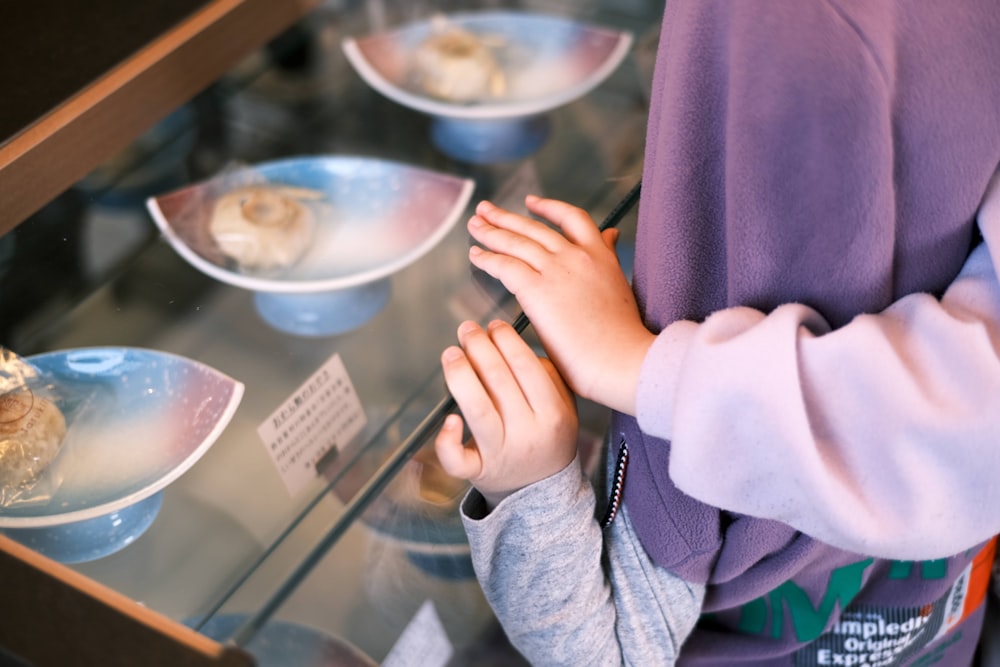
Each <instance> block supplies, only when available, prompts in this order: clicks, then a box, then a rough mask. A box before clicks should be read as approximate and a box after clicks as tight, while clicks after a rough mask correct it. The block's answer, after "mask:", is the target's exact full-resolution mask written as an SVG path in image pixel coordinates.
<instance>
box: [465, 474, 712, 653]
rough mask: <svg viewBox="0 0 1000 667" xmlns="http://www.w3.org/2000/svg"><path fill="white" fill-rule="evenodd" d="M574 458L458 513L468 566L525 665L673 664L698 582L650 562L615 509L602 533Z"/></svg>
mask: <svg viewBox="0 0 1000 667" xmlns="http://www.w3.org/2000/svg"><path fill="white" fill-rule="evenodd" d="M594 505H595V502H594V492H593V488H592V487H591V485H590V482H589V481H588V480H587V479H586V477H584V475H583V474H582V472H581V469H580V463H579V459H576V460H574V462H573V463H571V464H570V465H569V466H567V467H566V468H565V469H564V470H563V471H562V472H559V473H557V474H556V475H553V476H552V477H549V478H548V479H545V480H542V481H541V482H538V483H536V484H533V485H531V486H529V487H526V488H524V489H522V490H521V491H519V492H517V493H516V494H514V495H512V496H510V497H508V498H507V499H505V500H504V501H503V502H501V503H500V505H499V506H497V507H496V508H494V510H493V511H492V512H489V513H487V512H486V508H485V503H484V501H483V498H482V496H481V495H480V494H479V493H477V492H476V491H475V490H473V491H472V492H470V494H469V495H468V496H467V497H466V499H465V501H464V502H463V505H462V519H463V522H464V524H465V529H466V533H467V534H468V536H469V543H470V545H471V547H472V557H473V565H474V566H475V570H476V575H477V577H478V578H479V581H480V584H481V585H482V588H483V591H484V592H485V594H486V598H487V600H489V602H490V605H491V606H492V607H493V610H494V612H495V613H496V615H497V618H498V619H499V621H500V623H501V625H503V627H504V630H505V631H506V632H507V635H508V637H509V638H510V640H511V643H512V644H513V645H514V646H515V647H516V648H517V649H518V650H519V651H520V652H521V653H522V654H523V655H524V656H525V657H526V658H527V659H528V661H529V662H530V663H531V664H532V665H551V666H553V667H555V666H557V665H572V666H573V667H580V666H583V665H660V666H662V667H670V665H673V664H674V661H675V659H676V657H677V652H678V651H679V650H680V645H681V643H682V642H683V640H684V639H685V638H686V637H687V636H688V634H689V633H690V631H691V628H693V627H694V624H695V622H696V621H697V619H698V615H699V614H700V612H701V601H702V597H703V595H704V586H700V585H695V584H688V583H687V582H684V581H682V580H681V579H678V578H677V577H675V576H673V575H671V574H670V573H668V572H667V571H666V570H663V569H662V568H659V567H657V566H655V565H654V564H653V563H652V562H651V561H650V560H649V558H648V557H647V556H646V554H645V551H643V549H642V546H641V545H640V544H639V541H638V538H637V537H636V536H635V534H634V532H633V531H632V527H631V524H630V523H629V520H628V514H627V511H625V510H623V511H622V512H621V513H619V515H618V516H617V517H616V519H615V520H614V521H613V522H612V524H611V525H610V527H609V528H608V529H607V530H606V531H605V533H604V534H603V535H602V531H601V529H600V527H599V526H598V524H597V522H596V521H595V519H594Z"/></svg>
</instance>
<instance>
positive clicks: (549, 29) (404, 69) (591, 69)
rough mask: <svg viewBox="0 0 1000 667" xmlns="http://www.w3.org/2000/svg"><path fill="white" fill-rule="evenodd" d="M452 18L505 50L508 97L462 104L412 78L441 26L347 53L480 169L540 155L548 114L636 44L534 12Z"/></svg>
mask: <svg viewBox="0 0 1000 667" xmlns="http://www.w3.org/2000/svg"><path fill="white" fill-rule="evenodd" d="M445 19H446V20H447V21H448V22H450V23H451V24H453V25H455V26H458V27H461V28H463V29H465V30H468V31H470V32H472V33H474V34H476V35H477V36H478V35H482V36H484V37H487V38H488V39H489V41H490V42H491V43H499V44H500V46H499V47H497V48H494V52H495V54H496V55H497V60H498V64H499V66H500V68H501V70H502V72H503V74H504V79H505V86H504V92H503V94H502V95H499V96H497V97H494V98H491V99H486V100H482V101H473V102H468V103H458V102H449V101H447V100H442V99H437V98H435V97H433V96H431V95H428V94H426V93H425V92H424V91H423V90H422V89H421V88H420V87H419V85H418V84H417V83H416V82H415V81H414V79H413V75H412V63H413V62H414V53H415V52H416V50H417V48H418V47H419V46H420V45H421V43H423V42H424V40H425V39H426V38H427V37H428V36H429V35H430V34H431V31H432V30H434V29H435V19H428V20H425V21H420V22H416V23H412V24H409V25H406V26H403V27H401V28H398V29H395V30H390V31H385V32H378V33H373V34H371V35H367V36H364V37H351V38H347V39H345V40H344V41H343V43H342V47H343V50H344V53H345V54H346V55H347V58H348V60H349V61H350V63H351V65H353V67H354V68H355V70H357V72H358V74H359V75H360V76H361V78H362V79H364V80H365V82H366V83H367V84H368V85H370V86H371V87H372V88H374V89H375V90H377V91H379V92H380V93H382V94H383V95H385V96H386V97H388V98H389V99H391V100H394V101H395V102H398V103H399V104H402V105H403V106H406V107H410V108H412V109H415V110H417V111H421V112H423V113H425V114H428V115H429V116H431V117H432V118H433V124H432V139H433V141H434V143H435V144H436V145H437V146H438V148H440V149H441V150H442V151H443V152H444V153H446V154H448V155H450V156H452V157H454V158H456V159H459V160H463V161H466V162H473V163H490V162H503V161H508V160H514V159H518V158H521V157H524V156H526V155H529V154H531V153H532V152H534V151H535V150H537V149H538V148H539V147H540V146H541V145H542V144H543V143H544V141H545V139H546V138H547V136H548V122H547V118H546V116H545V114H546V113H547V112H549V111H551V110H553V109H556V108H558V107H560V106H563V105H565V104H568V103H569V102H572V101H574V100H576V99H578V98H580V97H582V96H583V95H585V94H586V93H588V92H590V91H591V90H592V89H593V88H595V87H596V86H597V85H599V84H600V83H602V82H603V81H604V80H605V79H607V77H608V76H610V75H611V73H612V72H614V71H615V69H617V68H618V66H619V65H620V64H621V62H622V61H623V60H624V58H625V56H626V55H628V52H629V49H630V48H631V46H632V41H633V37H632V34H631V33H629V32H625V31H621V30H613V29H609V28H605V27H601V26H596V25H589V24H586V23H582V22H579V21H575V20H572V19H568V18H565V17H557V16H548V15H544V14H537V13H531V12H518V11H483V12H465V13H455V14H449V15H447V16H446V17H445Z"/></svg>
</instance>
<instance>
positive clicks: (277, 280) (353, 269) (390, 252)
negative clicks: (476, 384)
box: [147, 156, 473, 336]
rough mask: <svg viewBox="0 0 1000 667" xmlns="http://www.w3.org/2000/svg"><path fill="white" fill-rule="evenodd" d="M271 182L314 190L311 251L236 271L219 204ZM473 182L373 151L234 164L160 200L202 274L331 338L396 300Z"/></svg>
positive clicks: (174, 240) (288, 322) (280, 321)
mask: <svg viewBox="0 0 1000 667" xmlns="http://www.w3.org/2000/svg"><path fill="white" fill-rule="evenodd" d="M248 184H269V185H275V186H284V187H291V188H302V189H304V190H307V191H312V193H313V194H315V195H317V198H316V199H315V200H314V202H313V203H311V205H312V206H314V208H313V210H314V212H315V213H316V215H315V218H316V224H315V228H314V233H313V237H312V239H311V242H310V244H309V247H308V250H306V252H305V254H304V255H303V256H302V257H301V258H300V259H298V260H297V261H295V262H294V263H293V264H292V265H290V266H288V267H287V268H285V269H283V270H281V271H280V272H278V273H275V272H273V271H272V272H268V273H264V272H255V271H252V270H244V269H241V268H239V267H235V266H234V263H233V262H232V261H230V260H228V259H227V258H226V256H225V255H224V254H223V253H222V250H221V249H220V247H219V246H218V244H217V243H216V242H215V241H214V240H213V239H212V236H211V233H210V232H209V224H210V221H211V219H212V215H213V211H214V207H215V204H216V203H217V202H218V200H219V198H220V197H222V196H223V195H225V194H227V193H228V192H231V191H232V190H233V189H234V188H236V187H240V186H244V185H248ZM472 190H473V182H472V181H471V180H469V179H466V178H459V177H457V176H453V175H450V174H443V173H438V172H435V171H431V170H428V169H423V168H420V167H413V166H409V165H405V164H401V163H397V162H392V161H387V160H380V159H375V158H366V157H352V156H315V157H296V158H288V159H283V160H276V161H272V162H265V163H261V164H257V165H253V166H249V167H242V168H238V169H232V170H229V171H226V172H224V173H220V174H218V175H217V176H216V177H214V178H212V179H209V180H208V181H204V182H201V183H197V184H194V185H191V186H188V187H186V188H183V189H181V190H177V191H174V192H170V193H167V194H163V195H160V196H157V197H151V198H150V199H149V200H147V208H148V209H149V212H150V214H151V215H152V216H153V220H155V222H156V224H157V226H158V227H159V228H160V231H161V232H162V233H163V236H164V237H165V238H166V239H167V241H168V242H169V243H170V244H171V246H172V247H173V248H174V250H176V251H177V253H178V254H179V255H181V257H183V258H184V259H185V260H187V261H188V262H189V263H190V264H191V265H193V266H194V267H195V268H197V269H198V270H200V271H202V272H203V273H205V274H207V275H209V276H212V277H213V278H215V279H216V280H219V281H221V282H224V283H228V284H230V285H235V286H237V287H242V288H244V289H247V290H251V291H253V292H254V294H255V305H256V307H257V311H258V313H259V314H260V316H261V318H262V319H264V321H266V322H267V323H268V324H270V325H271V326H273V327H274V328H276V329H278V330H279V331H283V332H286V333H291V334H295V335H299V336H329V335H333V334H338V333H342V332H345V331H349V330H351V329H354V328H357V327H359V326H361V325H362V324H364V323H365V322H367V321H368V320H369V319H371V318H372V317H373V316H374V315H375V314H377V313H378V312H379V311H380V310H381V309H382V307H383V306H384V305H385V303H386V302H387V301H388V299H389V295H390V281H389V278H390V277H391V276H392V274H394V273H396V272H397V271H400V270H401V269H403V268H405V267H407V266H409V265H410V264H412V263H413V262H415V261H416V260H418V259H419V258H421V257H422V256H424V255H425V254H426V253H427V252H429V251H430V250H431V249H432V248H434V247H435V246H436V245H437V244H438V243H439V242H440V241H441V240H442V239H443V238H444V237H445V235H446V234H447V233H448V232H449V231H451V229H452V228H453V227H454V225H455V223H456V222H457V221H458V220H459V218H460V217H461V215H462V213H463V212H464V211H465V207H466V205H467V204H468V202H469V198H470V197H471V196H472Z"/></svg>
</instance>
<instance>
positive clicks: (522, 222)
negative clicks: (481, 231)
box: [470, 201, 565, 252]
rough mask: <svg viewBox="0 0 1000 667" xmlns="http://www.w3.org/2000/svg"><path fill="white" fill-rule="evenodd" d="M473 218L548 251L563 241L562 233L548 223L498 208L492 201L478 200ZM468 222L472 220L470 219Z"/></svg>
mask: <svg viewBox="0 0 1000 667" xmlns="http://www.w3.org/2000/svg"><path fill="white" fill-rule="evenodd" d="M475 218H478V219H479V220H481V221H483V222H485V223H487V225H488V226H489V227H492V228H494V229H496V230H504V231H506V232H509V233H510V234H511V235H513V236H516V237H522V238H525V239H530V240H531V241H533V242H534V243H536V244H538V246H539V247H541V248H542V249H544V250H546V251H548V252H556V251H557V250H558V249H559V248H560V247H561V246H562V245H563V244H564V243H565V240H564V239H563V237H562V234H560V233H559V232H558V231H556V230H554V229H552V228H551V227H549V226H548V225H546V224H544V223H542V222H539V221H538V220H534V219H532V218H529V217H527V216H524V215H520V214H519V213H514V212H512V211H508V210H507V209H503V208H500V207H499V206H496V205H495V204H493V203H492V202H488V201H481V202H479V204H478V205H477V206H476V215H475V216H473V220H474V219H475ZM470 222H472V221H471V220H470Z"/></svg>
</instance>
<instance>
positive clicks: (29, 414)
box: [0, 387, 66, 497]
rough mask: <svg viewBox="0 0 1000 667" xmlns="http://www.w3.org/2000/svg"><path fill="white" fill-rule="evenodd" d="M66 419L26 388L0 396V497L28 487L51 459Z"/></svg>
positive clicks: (58, 445) (56, 448)
mask: <svg viewBox="0 0 1000 667" xmlns="http://www.w3.org/2000/svg"><path fill="white" fill-rule="evenodd" d="M65 436H66V419H65V417H64V416H63V413H62V411H61V410H60V409H59V408H58V407H56V405H55V404H54V403H53V402H52V401H50V400H49V399H47V398H45V397H43V396H39V395H37V394H35V393H34V392H32V391H31V390H30V389H28V388H27V387H22V388H20V389H15V390H13V391H9V392H7V393H5V394H2V395H0V497H4V496H5V495H6V494H7V493H13V492H16V491H18V490H20V489H24V488H26V487H27V486H28V485H30V484H32V483H33V482H34V481H35V480H37V479H38V477H39V476H40V475H41V474H42V472H43V471H44V470H45V469H46V468H47V467H48V466H49V464H50V463H52V461H53V460H54V459H55V457H56V454H58V453H59V448H60V446H61V445H62V441H63V438H65Z"/></svg>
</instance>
